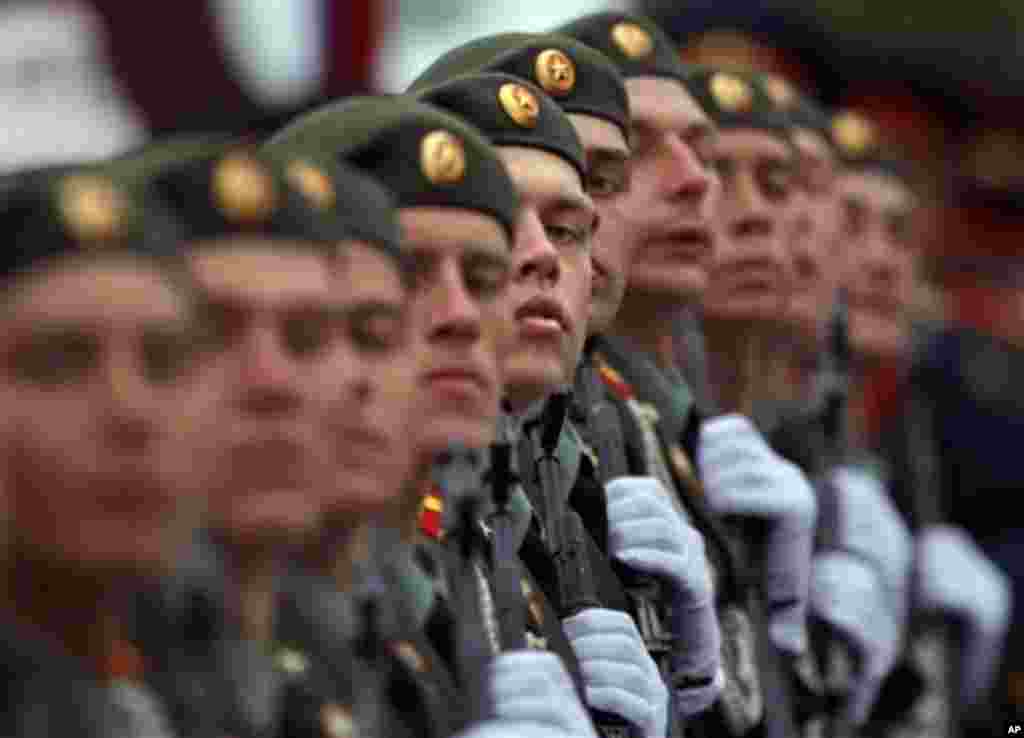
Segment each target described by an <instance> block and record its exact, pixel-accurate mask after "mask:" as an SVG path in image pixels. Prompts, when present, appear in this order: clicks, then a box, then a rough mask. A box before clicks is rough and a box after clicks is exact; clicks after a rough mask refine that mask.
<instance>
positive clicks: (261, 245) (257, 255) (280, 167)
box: [110, 143, 430, 735]
mask: <svg viewBox="0 0 1024 738" xmlns="http://www.w3.org/2000/svg"><path fill="white" fill-rule="evenodd" d="M110 168H111V169H116V170H118V171H129V170H130V171H131V173H132V176H133V177H136V181H138V182H140V183H141V184H143V185H145V186H146V187H147V188H149V189H150V190H152V191H153V192H155V193H157V194H158V195H159V196H160V197H161V198H162V200H163V201H164V202H166V203H167V204H168V205H169V207H171V208H172V209H173V211H174V212H175V213H176V214H177V215H178V217H179V218H180V220H181V221H182V222H183V223H184V225H185V227H186V237H185V251H186V259H187V263H188V266H189V271H190V274H191V277H192V279H193V280H194V281H195V283H196V286H197V289H198V291H199V294H200V295H201V296H202V300H203V305H204V315H205V317H206V320H207V321H208V323H207V329H208V330H207V336H206V344H205V346H206V349H207V354H206V355H207V357H208V358H207V364H208V366H209V367H210V371H211V372H213V376H214V381H215V382H217V384H215V391H216V403H215V405H214V407H213V408H212V412H211V421H212V426H213V427H212V429H211V430H210V432H209V433H208V434H207V445H206V451H207V454H206V457H205V458H204V457H203V456H200V457H197V458H196V460H195V462H194V466H195V467H197V468H199V467H202V466H203V463H204V462H205V463H208V470H207V473H205V474H204V475H203V481H204V484H205V486H206V489H207V491H208V497H209V512H208V519H207V531H206V539H207V540H206V545H205V547H204V548H203V549H202V550H200V551H198V552H196V555H194V556H193V558H194V559H196V561H195V562H191V561H189V562H186V564H185V565H184V566H183V570H182V571H181V576H180V580H181V582H180V585H179V588H180V589H181V590H183V591H181V592H178V594H177V597H176V598H175V597H173V595H174V594H175V592H174V590H173V589H171V591H170V592H169V593H166V594H169V595H171V599H170V602H165V601H162V600H160V599H158V598H153V599H151V600H149V601H143V602H141V603H140V607H139V613H138V618H137V622H138V626H137V627H138V629H139V631H140V637H141V638H142V639H143V641H144V642H145V643H146V644H147V646H148V650H149V652H150V653H151V654H152V656H151V658H152V659H153V661H154V662H155V663H157V664H158V665H159V670H158V674H157V676H156V677H155V679H154V681H156V682H157V683H158V684H159V688H160V690H161V691H162V692H163V693H164V694H165V695H167V696H168V701H169V702H171V703H172V705H173V717H174V721H175V724H176V727H177V729H178V730H179V732H181V733H183V734H190V735H205V734H208V735H218V734H223V733H225V732H229V733H232V734H237V735H264V734H267V733H273V734H288V735H346V734H348V733H349V732H350V731H351V730H352V725H353V723H354V722H362V721H368V720H373V721H374V726H375V728H378V729H380V730H383V731H385V732H388V733H389V734H395V735H402V734H410V735H416V734H420V732H421V731H422V730H423V726H424V725H426V724H429V721H430V716H427V715H423V714H422V713H421V714H420V715H419V716H418V719H419V720H420V721H421V724H420V725H416V726H409V725H408V724H406V723H405V722H403V720H407V719H409V718H404V717H402V716H400V715H399V711H398V710H397V709H395V708H394V707H393V701H392V700H391V699H390V698H388V697H387V695H386V692H385V689H384V687H383V686H380V688H378V689H376V690H374V692H373V694H372V695H370V696H367V697H366V698H365V699H361V700H357V699H356V698H355V695H356V694H357V690H356V689H355V686H354V681H355V680H354V677H355V667H354V659H353V658H352V654H351V653H349V652H348V651H347V650H346V649H347V647H348V645H349V641H350V640H353V639H354V638H355V636H356V635H357V633H358V627H357V626H355V625H354V626H352V627H351V628H350V629H348V630H347V631H345V630H344V629H342V630H343V631H344V632H343V633H342V634H341V635H340V636H337V637H331V636H335V635H336V634H337V630H328V629H327V627H326V626H325V625H324V624H323V623H322V622H320V621H318V620H317V619H316V617H315V613H316V611H315V610H314V613H313V615H310V602H309V600H308V598H306V597H305V595H307V594H308V593H309V588H302V587H300V586H299V585H300V584H301V583H303V582H305V580H304V579H301V578H299V577H293V576H285V574H286V569H287V567H288V566H289V565H290V563H291V561H292V558H293V557H294V556H295V554H296V552H297V551H298V547H299V546H309V547H310V548H311V549H315V550H316V551H317V552H318V553H320V554H322V555H323V556H324V557H326V556H327V554H328V551H325V550H323V547H321V546H316V545H315V544H316V539H317V537H318V535H317V533H318V531H319V529H320V523H321V520H322V518H323V515H324V514H325V513H333V512H334V511H335V510H336V509H337V508H338V507H339V506H340V505H341V504H343V503H345V504H348V505H349V506H350V508H351V510H352V512H353V515H355V514H356V513H357V512H363V514H365V513H366V511H376V510H379V509H381V508H382V507H384V506H386V505H387V504H389V503H391V504H393V497H394V496H395V495H396V494H397V490H399V489H400V482H401V477H402V476H404V473H405V472H406V471H407V465H406V467H405V468H403V466H402V458H403V454H405V455H406V456H407V455H408V454H407V452H406V451H405V449H406V448H407V445H408V443H407V441H408V438H407V432H408V417H409V416H410V415H411V397H410V391H409V389H408V385H409V384H410V383H409V376H410V375H411V372H412V368H413V357H414V354H413V353H412V352H411V351H410V350H409V348H410V343H409V339H408V335H409V334H408V330H407V327H406V322H407V312H406V310H407V309H406V295H407V280H406V277H405V276H404V266H403V264H404V262H403V261H402V259H401V258H400V252H399V246H398V241H399V237H398V227H397V222H396V219H395V215H394V209H393V205H392V201H391V198H390V196H389V195H388V194H387V193H386V192H385V191H384V190H383V189H382V188H381V187H380V186H379V185H377V184H376V183H374V182H372V181H370V180H368V179H367V178H365V177H364V176H362V175H360V174H358V173H355V172H351V171H345V170H342V169H340V168H338V167H337V166H336V165H329V164H325V163H323V162H319V161H318V160H316V159H315V158H312V157H303V158H295V159H292V160H276V159H275V160H272V159H270V158H268V157H265V156H263V155H261V154H259V153H257V152H254V151H252V150H248V149H245V148H239V147H237V146H231V145H224V144H219V143H217V144H211V145H208V146H197V147H196V148H194V149H193V150H192V151H191V152H188V153H187V154H182V153H181V152H179V155H178V156H162V152H161V151H160V149H159V145H157V146H156V147H153V149H151V150H148V151H145V152H142V153H140V154H139V155H138V158H132V159H128V160H122V161H119V162H117V163H116V164H114V165H111V167H110ZM385 365H386V367H385ZM382 367H385V368H383V369H382ZM353 435H358V436H359V437H360V438H363V439H367V438H370V437H372V438H373V439H375V444H376V447H382V448H378V449H377V455H374V453H371V451H373V449H364V452H363V453H362V454H360V455H359V456H358V457H357V456H356V455H355V454H354V451H353V449H352V448H351V445H352V443H353ZM364 445H365V443H364ZM376 447H375V448H376ZM384 456H386V457H387V458H388V462H389V463H385V462H384V460H383V457H384ZM392 461H393V462H394V466H393V467H392V466H391V464H390V462H392ZM370 468H372V469H373V470H374V472H376V473H378V474H379V477H380V478H379V482H380V485H381V486H380V488H378V489H379V491H376V492H375V491H374V490H371V489H370V488H369V484H368V482H367V481H366V480H365V475H366V474H368V473H370V472H369V469H370ZM388 474H393V475H394V477H395V478H394V479H393V481H392V482H391V483H390V484H387V479H388V476H387V475H388ZM339 482H340V483H339ZM388 490H390V493H391V495H392V498H391V499H389V498H388V496H387V495H388ZM334 550H335V551H341V550H343V547H342V546H335V547H334ZM337 556H338V558H341V554H338V555H337ZM333 563H334V562H333V561H330V562H325V563H324V566H327V567H330V566H332V565H333ZM314 591H315V588H314ZM375 647H376V648H377V650H378V651H381V650H382V649H383V648H384V646H383V645H382V644H376V645H375ZM389 659H390V661H389ZM373 665H374V667H375V668H376V669H377V670H379V671H381V672H384V673H387V670H388V669H391V668H392V667H393V668H399V665H398V662H397V660H396V659H395V658H394V657H391V656H389V655H388V654H387V653H386V652H383V655H382V656H380V658H379V659H377V660H376V661H375V662H373ZM368 673H371V674H372V673H376V671H369V672H368ZM368 678H369V677H368ZM383 684H386V682H382V685H383Z"/></svg>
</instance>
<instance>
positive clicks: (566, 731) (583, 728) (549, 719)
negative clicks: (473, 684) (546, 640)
mask: <svg viewBox="0 0 1024 738" xmlns="http://www.w3.org/2000/svg"><path fill="white" fill-rule="evenodd" d="M490 680H491V681H490V688H491V698H492V700H493V702H494V710H495V713H494V714H495V716H496V718H497V719H496V720H489V721H487V722H486V723H482V724H481V725H480V726H479V727H480V729H481V730H492V729H493V730H495V731H497V730H498V729H499V728H501V729H503V730H505V729H507V730H508V732H507V733H506V732H494V733H482V734H481V735H480V736H479V737H478V736H476V735H475V734H474V735H473V738H483V736H485V735H486V736H487V738H491V736H493V738H499V736H500V738H505V736H509V738H511V736H516V735H526V736H531V737H532V736H537V737H538V738H540V736H552V738H570V737H571V738H597V734H596V732H595V731H594V726H593V723H592V722H591V720H590V716H589V715H588V714H587V710H586V708H585V707H584V706H583V704H582V703H581V702H580V700H579V697H578V696H577V695H576V688H575V687H574V686H573V683H572V679H571V678H570V676H569V673H568V672H567V671H566V669H565V665H564V664H563V663H562V661H561V659H559V658H558V656H556V655H555V654H553V653H548V652H546V651H507V652H505V653H503V654H500V655H499V656H498V657H497V658H495V659H494V661H492V662H491V665H490ZM492 723H497V725H492ZM485 726H487V727H486V728H485ZM517 726H528V730H524V732H523V733H515V732H513V731H514V730H515V729H516V728H517ZM466 738H470V736H469V735H467V736H466Z"/></svg>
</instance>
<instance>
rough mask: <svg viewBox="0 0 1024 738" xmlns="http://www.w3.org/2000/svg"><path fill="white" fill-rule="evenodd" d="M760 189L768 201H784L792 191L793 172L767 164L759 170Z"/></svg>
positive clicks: (786, 167)
mask: <svg viewBox="0 0 1024 738" xmlns="http://www.w3.org/2000/svg"><path fill="white" fill-rule="evenodd" d="M759 179H760V181H761V189H762V191H763V192H764V194H765V197H766V198H768V199H769V200H776V201H778V200H784V199H786V198H787V197H789V195H790V193H791V192H792V190H793V170H792V168H791V167H788V166H785V165H782V164H767V165H765V166H763V167H762V168H761V171H760V177H759Z"/></svg>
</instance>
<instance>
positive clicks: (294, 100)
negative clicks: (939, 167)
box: [0, 0, 1024, 170]
mask: <svg viewBox="0 0 1024 738" xmlns="http://www.w3.org/2000/svg"><path fill="white" fill-rule="evenodd" d="M605 8H623V9H626V8H633V9H638V10H642V11H644V12H647V13H649V14H651V15H653V16H654V17H656V18H657V19H659V20H660V21H662V23H663V24H664V26H665V28H666V29H667V30H669V31H670V33H671V34H672V35H673V36H675V37H676V38H677V39H678V40H679V41H680V42H681V43H682V44H683V45H685V46H686V53H687V55H689V56H690V57H691V58H696V59H703V60H721V59H725V60H728V61H732V62H736V61H741V62H742V61H746V62H748V63H751V64H755V65H757V66H763V67H768V68H773V69H777V70H779V71H783V72H784V73H785V74H786V75H787V76H789V77H790V78H791V79H793V80H794V81H797V82H799V83H801V84H802V85H803V86H804V87H805V88H806V89H807V90H808V91H810V92H813V93H815V94H817V95H819V96H820V97H821V98H822V99H823V100H824V101H825V102H827V103H830V104H834V105H839V104H842V105H849V106H855V107H863V108H866V109H868V110H869V112H871V113H873V114H875V115H877V116H879V117H880V118H881V122H882V124H883V126H884V127H885V128H886V129H887V130H888V131H891V132H892V133H893V135H894V136H896V137H897V138H898V139H899V140H901V141H902V142H903V143H906V144H907V145H909V146H910V147H911V149H912V151H913V152H914V153H915V154H917V155H919V156H920V158H921V159H923V160H925V161H928V160H936V159H937V160H940V161H941V160H944V159H945V158H947V156H948V153H949V147H955V145H956V144H957V142H958V139H960V138H964V137H967V136H969V135H970V134H971V133H972V132H973V130H974V129H977V128H979V127H984V128H993V127H1013V128H1015V127H1017V126H1018V124H1019V122H1020V117H1021V99H1022V93H1021V90H1022V89H1024V85H1022V82H1024V59H1022V54H1024V51H1022V45H1021V44H1020V43H1019V41H1020V39H1021V37H1022V31H1024V3H1021V2H1019V1H1018V0H972V1H971V2H961V3H935V2H927V1H926V0H686V1H685V2H681V1H679V0H632V1H631V0H434V1H433V2H424V1H423V0H175V2H173V3H135V2H126V1H125V0H0V96H2V98H3V105H4V110H5V113H6V115H5V117H6V120H5V125H4V129H5V135H4V136H3V137H2V139H0V169H3V170H7V169H10V168H13V167H16V166H19V165H21V164H25V163H36V162H38V161H40V160H44V159H62V158H67V157H68V156H90V155H95V156H103V155H106V154H109V153H111V152H113V151H117V150H119V149H124V148H128V147H131V146H133V145H135V144H137V143H139V142H140V141H143V140H145V139H146V138H147V137H148V136H150V135H155V134H160V133H166V132H171V131H187V130H211V129H218V130H223V129H231V130H239V131H255V132H259V131H262V130H266V129H269V128H273V127H275V126H276V125H277V124H278V123H279V122H280V121H281V120H283V119H287V118H288V117H290V116H292V115H294V114H295V113H296V112H299V111H301V110H304V109H307V108H309V107H310V106H313V105H317V104H320V103H321V102H323V101H324V100H328V99H331V98H334V97H339V96H342V95H346V94H350V93H352V92H358V91H366V90H373V91H398V90H400V89H401V88H403V87H404V85H405V84H406V83H408V82H409V81H410V80H411V79H412V78H413V77H414V76H415V74H416V73H417V71H418V70H420V69H422V68H423V67H424V66H425V65H426V64H427V63H428V62H429V61H431V60H432V59H434V58H435V57H436V56H437V55H438V54H440V53H441V52H442V51H444V50H445V49H447V48H450V47H451V46H453V45H455V44H458V43H460V42H462V41H464V40H468V39H470V38H473V37H475V36H478V35H480V34H484V33H488V32H492V31H501V30H513V29H515V30H540V29H545V28H549V27H550V26H552V25H553V24H556V23H558V22H560V21H562V20H565V19H568V18H571V17H573V16H576V15H579V14H580V13H584V12H588V11H594V10H601V9H605Z"/></svg>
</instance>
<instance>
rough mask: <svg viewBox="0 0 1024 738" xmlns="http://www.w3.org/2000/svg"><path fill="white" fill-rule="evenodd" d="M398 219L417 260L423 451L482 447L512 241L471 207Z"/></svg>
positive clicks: (410, 211)
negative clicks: (455, 444) (458, 445)
mask: <svg viewBox="0 0 1024 738" xmlns="http://www.w3.org/2000/svg"><path fill="white" fill-rule="evenodd" d="M399 219H400V221H401V225H402V233H403V239H404V245H403V248H404V249H405V250H406V251H407V252H408V253H409V255H410V257H411V258H412V261H413V265H414V266H413V270H414V278H413V289H412V298H411V305H410V311H411V313H412V319H411V320H412V323H413V326H414V334H415V337H414V340H415V341H416V342H418V343H419V344H420V349H419V350H420V369H419V372H418V376H417V380H416V386H417V390H418V392H419V393H420V403H419V416H418V417H417V418H416V421H417V426H418V431H417V434H418V437H419V446H420V448H421V450H422V451H423V452H424V453H425V454H431V453H437V452H439V451H442V450H443V449H444V448H445V447H446V446H448V444H449V443H451V442H461V443H465V444H467V445H469V446H474V447H479V446H484V445H486V444H488V443H490V442H491V440H492V439H493V436H494V428H495V423H496V422H497V417H498V406H499V402H500V400H501V379H500V376H499V358H498V353H499V349H500V347H501V346H502V344H503V342H504V338H503V336H504V335H505V334H506V333H507V312H506V311H507V306H506V304H505V300H504V297H505V294H506V291H507V288H508V277H509V243H508V238H507V236H506V235H505V231H504V230H503V229H502V227H501V225H500V224H499V223H498V222H497V221H496V220H495V219H494V218H491V217H489V216H487V215H483V214H482V213H477V212H474V211H470V210H462V209H457V208H435V207H423V208H406V209H403V210H402V211H401V212H400V214H399Z"/></svg>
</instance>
